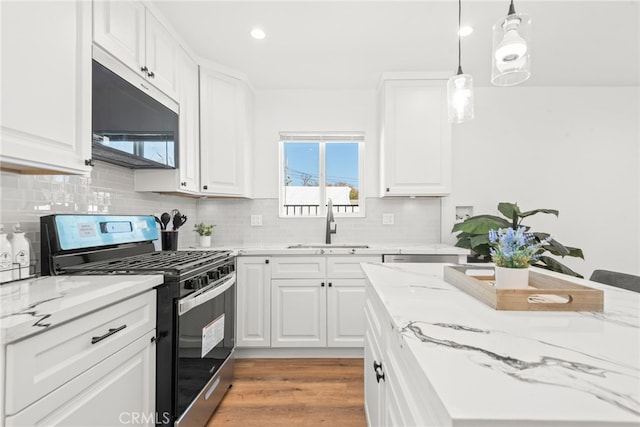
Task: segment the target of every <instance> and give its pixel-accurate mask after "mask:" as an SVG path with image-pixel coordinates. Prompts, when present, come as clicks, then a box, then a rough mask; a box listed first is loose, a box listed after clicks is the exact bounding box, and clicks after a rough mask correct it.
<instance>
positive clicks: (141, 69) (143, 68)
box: [140, 65, 149, 73]
mask: <svg viewBox="0 0 640 427" xmlns="http://www.w3.org/2000/svg"><path fill="white" fill-rule="evenodd" d="M140 71H142V72H143V73H146V72H147V71H149V69H148V68H147V66H146V65H143V66H142V67H140Z"/></svg>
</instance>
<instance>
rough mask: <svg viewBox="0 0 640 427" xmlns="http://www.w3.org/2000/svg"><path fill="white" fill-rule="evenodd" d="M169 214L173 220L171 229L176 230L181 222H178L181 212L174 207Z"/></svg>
mask: <svg viewBox="0 0 640 427" xmlns="http://www.w3.org/2000/svg"><path fill="white" fill-rule="evenodd" d="M171 215H173V216H172V218H173V220H172V221H173V229H174V230H177V229H178V228H180V226H181V225H182V224H180V221H181V219H180V216H181V215H182V214H181V213H180V211H179V210H177V209H174V210H172V211H171Z"/></svg>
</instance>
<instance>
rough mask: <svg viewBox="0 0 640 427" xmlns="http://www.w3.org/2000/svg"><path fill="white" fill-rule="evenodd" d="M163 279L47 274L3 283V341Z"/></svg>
mask: <svg viewBox="0 0 640 427" xmlns="http://www.w3.org/2000/svg"><path fill="white" fill-rule="evenodd" d="M162 282H163V277H162V275H147V276H45V277H39V278H34V279H28V280H22V281H19V282H13V283H7V284H4V285H2V286H0V341H1V342H2V344H8V343H11V342H13V341H16V340H19V339H22V338H26V337H28V336H30V335H34V334H37V333H39V332H42V331H44V330H47V329H49V328H52V327H54V326H57V325H59V324H61V323H64V322H66V321H68V320H71V319H74V318H76V317H79V316H82V315H84V314H86V313H89V312H91V311H94V310H98V309H100V308H103V307H106V306H108V305H110V304H113V303H115V302H117V301H121V300H124V299H127V298H130V297H132V296H135V295H137V294H140V293H143V292H145V291H147V290H149V289H152V288H153V287H155V286H157V285H159V284H161V283H162Z"/></svg>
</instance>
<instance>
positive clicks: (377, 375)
mask: <svg viewBox="0 0 640 427" xmlns="http://www.w3.org/2000/svg"><path fill="white" fill-rule="evenodd" d="M380 380H382V381H384V372H383V373H380V372H378V371H376V381H377V382H378V383H379V382H380Z"/></svg>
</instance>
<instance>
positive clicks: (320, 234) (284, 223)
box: [198, 198, 440, 246]
mask: <svg viewBox="0 0 640 427" xmlns="http://www.w3.org/2000/svg"><path fill="white" fill-rule="evenodd" d="M383 213H384V214H388V213H392V214H394V224H393V225H382V214H383ZM251 215H262V226H251ZM198 218H199V219H198V221H204V222H206V223H208V224H209V223H210V224H216V227H215V228H214V230H213V238H212V244H213V245H214V246H220V245H226V244H231V245H236V246H251V245H274V244H297V243H324V240H325V227H326V222H325V219H324V218H279V217H278V199H254V200H239V199H229V200H198ZM335 223H336V224H337V225H338V230H337V233H336V234H333V235H332V236H331V239H332V242H333V243H416V244H419V243H438V242H439V241H440V199H438V198H416V199H409V198H392V199H390V198H385V199H379V198H367V201H366V217H365V218H346V217H336V218H335Z"/></svg>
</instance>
